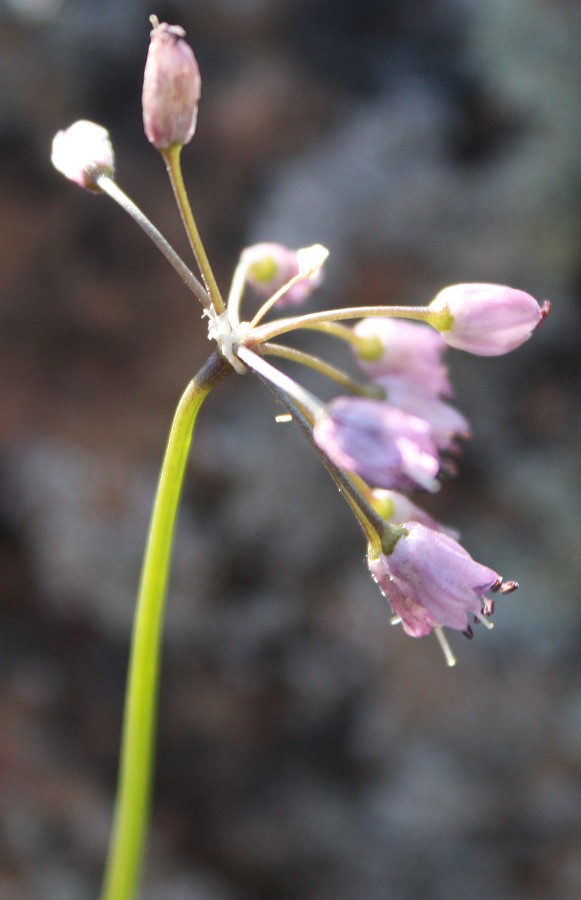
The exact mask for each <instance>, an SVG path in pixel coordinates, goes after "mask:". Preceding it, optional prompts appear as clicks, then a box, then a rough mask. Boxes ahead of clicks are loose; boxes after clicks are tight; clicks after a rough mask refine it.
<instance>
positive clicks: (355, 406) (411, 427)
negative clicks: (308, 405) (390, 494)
mask: <svg viewBox="0 0 581 900" xmlns="http://www.w3.org/2000/svg"><path fill="white" fill-rule="evenodd" d="M313 437H314V439H315V441H316V443H317V445H318V446H319V447H320V448H321V450H323V451H324V452H325V453H326V454H327V456H328V457H329V459H330V460H331V461H332V462H334V463H335V465H336V466H339V468H341V469H347V470H348V471H351V472H354V473H355V474H357V475H360V476H361V478H363V479H365V481H367V482H368V483H369V484H370V485H372V486H373V487H383V488H395V489H396V490H397V489H406V488H412V487H417V486H420V487H422V488H425V489H426V490H429V491H436V490H438V488H439V484H438V482H437V481H436V476H437V474H438V472H439V469H440V461H439V459H438V448H437V446H436V444H435V443H434V441H433V439H432V435H431V428H430V425H429V424H428V423H427V422H424V421H423V420H422V419H419V418H417V416H410V415H408V414H407V413H405V412H402V410H400V409H397V407H395V406H391V405H390V404H389V403H384V402H383V401H381V400H368V399H363V398H360V397H337V398H336V399H335V400H332V401H331V403H329V404H328V406H327V407H326V408H325V410H324V412H323V413H322V414H320V415H319V417H318V418H317V419H316V421H315V425H314V427H313Z"/></svg>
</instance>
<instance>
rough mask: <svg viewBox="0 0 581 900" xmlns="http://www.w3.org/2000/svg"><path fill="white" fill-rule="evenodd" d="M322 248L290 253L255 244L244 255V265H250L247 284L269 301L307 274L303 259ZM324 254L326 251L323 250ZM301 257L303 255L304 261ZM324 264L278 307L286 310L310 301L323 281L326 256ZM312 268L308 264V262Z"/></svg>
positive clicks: (290, 291)
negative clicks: (323, 266) (300, 274)
mask: <svg viewBox="0 0 581 900" xmlns="http://www.w3.org/2000/svg"><path fill="white" fill-rule="evenodd" d="M317 249H318V245H315V247H314V248H304V249H303V250H289V249H288V248H287V247H284V246H283V245H282V244H269V243H263V244H253V245H252V246H251V247H246V249H245V250H243V251H242V253H241V254H240V262H241V263H242V264H243V265H246V266H247V267H248V268H247V272H246V280H247V282H248V284H250V285H251V286H252V287H253V288H254V290H255V291H256V292H257V293H258V294H260V295H261V296H263V297H266V298H267V299H268V298H269V297H272V296H273V294H276V292H277V291H279V290H280V289H281V288H282V287H284V285H285V284H287V283H288V282H289V281H290V280H291V278H296V276H297V275H299V273H300V272H301V271H303V269H304V266H302V262H304V259H303V257H305V255H306V254H308V253H309V252H310V251H311V250H317ZM320 249H321V251H323V250H324V248H320ZM301 254H302V255H303V256H302V257H301ZM320 257H321V264H320V265H319V266H318V267H315V268H314V270H313V271H312V272H311V273H310V274H308V273H306V274H305V277H304V278H303V279H302V280H301V281H298V282H297V283H296V284H293V285H292V286H291V287H290V288H289V289H288V291H286V293H284V294H283V295H282V296H281V297H280V299H279V300H277V303H276V305H277V307H278V308H281V307H284V306H300V305H301V304H302V303H304V302H305V300H306V299H307V298H308V297H310V295H311V294H312V293H313V291H314V290H315V288H317V287H318V286H319V285H320V284H321V282H322V281H323V269H322V268H321V266H322V263H323V262H324V257H323V255H322V253H321V254H320ZM307 266H308V260H307Z"/></svg>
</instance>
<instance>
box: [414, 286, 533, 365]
mask: <svg viewBox="0 0 581 900" xmlns="http://www.w3.org/2000/svg"><path fill="white" fill-rule="evenodd" d="M549 309H550V304H549V303H548V302H547V301H545V303H544V304H543V307H542V308H541V307H540V306H539V304H538V303H537V301H536V300H535V299H534V297H531V295H530V294H526V293H525V292H524V291H518V290H515V289H514V288H510V287H504V286H502V285H498V284H455V285H452V286H451V287H447V288H444V290H442V291H440V293H439V294H437V296H436V297H435V298H434V300H432V302H431V304H430V310H431V311H432V312H433V313H434V314H435V315H434V318H433V322H432V324H433V325H434V327H436V328H438V330H439V331H440V332H441V334H442V337H443V338H444V340H445V341H446V343H447V344H449V345H450V346H451V347H456V348H458V349H459V350H466V351H468V352H469V353H475V354H477V355H478V356H500V355H501V354H502V353H508V352H509V351H510V350H514V349H515V347H519V346H520V345H521V344H523V343H524V342H525V341H526V340H528V338H529V337H530V336H531V334H532V333H533V331H534V330H535V328H536V327H537V326H538V325H539V324H540V322H541V321H542V320H543V319H544V318H545V316H546V315H547V314H548V312H549Z"/></svg>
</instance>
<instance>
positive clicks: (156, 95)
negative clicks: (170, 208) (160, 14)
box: [141, 16, 202, 150]
mask: <svg viewBox="0 0 581 900" xmlns="http://www.w3.org/2000/svg"><path fill="white" fill-rule="evenodd" d="M150 22H151V24H152V25H153V30H152V32H151V42H150V44H149V50H148V53H147V60H146V63H145V72H144V74H143V93H142V98H141V101H142V106H143V127H144V129H145V134H146V136H147V139H148V141H150V142H151V143H152V144H153V146H154V147H155V148H156V149H157V150H167V149H168V148H169V147H173V146H176V145H177V146H180V145H183V144H187V143H188V142H189V141H191V139H192V137H193V135H194V132H195V130H196V121H197V118H198V101H199V99H200V96H201V84H202V82H201V78H200V70H199V68H198V63H197V62H196V57H195V56H194V52H193V50H192V48H191V47H190V46H189V45H188V44H186V42H185V41H184V37H185V31H184V29H183V28H181V27H180V26H179V25H168V24H167V23H166V22H162V23H161V24H160V23H159V22H158V20H157V19H156V17H155V16H151V18H150Z"/></svg>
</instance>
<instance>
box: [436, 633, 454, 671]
mask: <svg viewBox="0 0 581 900" xmlns="http://www.w3.org/2000/svg"><path fill="white" fill-rule="evenodd" d="M434 634H435V635H436V637H437V638H438V642H439V644H440V647H441V648H442V653H443V654H444V658H445V660H446V665H447V666H450V667H451V666H455V665H456V662H457V660H456V657H455V656H454V654H453V653H452V648H451V647H450V644H449V643H448V641H447V639H446V635H445V634H444V632H443V631H442V628H441V627H439V626H438V627H436V628H434Z"/></svg>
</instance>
